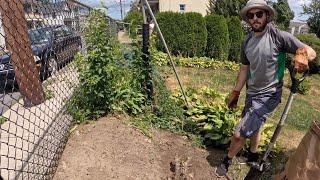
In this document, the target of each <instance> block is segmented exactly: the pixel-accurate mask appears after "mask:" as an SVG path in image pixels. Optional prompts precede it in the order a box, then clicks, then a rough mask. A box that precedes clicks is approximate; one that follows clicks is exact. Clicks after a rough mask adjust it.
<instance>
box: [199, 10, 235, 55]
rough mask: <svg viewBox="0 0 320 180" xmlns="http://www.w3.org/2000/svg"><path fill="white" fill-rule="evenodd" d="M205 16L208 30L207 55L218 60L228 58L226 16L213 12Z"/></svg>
mask: <svg viewBox="0 0 320 180" xmlns="http://www.w3.org/2000/svg"><path fill="white" fill-rule="evenodd" d="M205 18H206V26H207V31H208V41H207V49H206V52H207V56H208V57H211V58H215V59H218V60H226V59H228V56H229V49H230V39H229V32H228V25H227V20H226V18H224V17H223V16H220V15H215V14H214V15H208V16H206V17H205Z"/></svg>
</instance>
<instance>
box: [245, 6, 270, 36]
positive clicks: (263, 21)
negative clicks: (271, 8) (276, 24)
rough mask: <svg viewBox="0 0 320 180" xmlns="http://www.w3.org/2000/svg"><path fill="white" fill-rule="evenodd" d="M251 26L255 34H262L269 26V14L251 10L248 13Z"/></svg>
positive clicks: (259, 10)
mask: <svg viewBox="0 0 320 180" xmlns="http://www.w3.org/2000/svg"><path fill="white" fill-rule="evenodd" d="M247 18H248V20H249V24H250V26H251V28H252V30H253V31H254V32H262V31H263V30H264V29H265V27H266V25H267V14H266V11H265V10H263V9H251V10H249V11H248V13H247Z"/></svg>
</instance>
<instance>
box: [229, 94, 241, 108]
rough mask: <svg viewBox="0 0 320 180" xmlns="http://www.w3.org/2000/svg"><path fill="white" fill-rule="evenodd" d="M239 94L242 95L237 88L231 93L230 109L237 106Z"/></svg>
mask: <svg viewBox="0 0 320 180" xmlns="http://www.w3.org/2000/svg"><path fill="white" fill-rule="evenodd" d="M239 96H240V91H236V90H233V91H232V93H231V94H230V95H229V98H228V108H229V109H234V108H236V107H237V104H238V99H239Z"/></svg>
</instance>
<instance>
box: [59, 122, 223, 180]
mask: <svg viewBox="0 0 320 180" xmlns="http://www.w3.org/2000/svg"><path fill="white" fill-rule="evenodd" d="M152 133H153V139H149V138H147V137H146V136H144V135H142V134H141V132H140V131H139V130H137V129H135V128H134V127H132V126H130V125H127V124H125V123H124V122H123V121H121V120H119V119H117V118H114V117H110V118H102V119H100V120H98V121H96V122H94V123H91V124H86V125H81V126H80V127H79V128H78V129H77V130H75V131H74V133H73V134H72V135H71V137H70V138H69V141H68V143H67V145H66V148H65V150H64V153H63V155H62V158H61V160H60V163H59V167H58V169H57V172H56V174H55V177H54V179H56V180H58V179H152V180H156V179H172V180H173V179H197V180H198V179H203V180H210V179H217V178H216V176H215V175H214V173H213V172H214V166H216V165H217V163H218V162H219V160H220V159H221V158H222V156H223V155H224V152H223V151H218V150H210V151H207V150H204V149H201V148H197V147H193V146H192V145H191V142H190V141H188V140H187V139H186V138H185V137H183V136H179V135H176V134H172V133H169V132H166V131H159V130H154V131H153V132H152ZM222 179H223V178H222Z"/></svg>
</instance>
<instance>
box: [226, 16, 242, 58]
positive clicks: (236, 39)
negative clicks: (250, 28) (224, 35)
mask: <svg viewBox="0 0 320 180" xmlns="http://www.w3.org/2000/svg"><path fill="white" fill-rule="evenodd" d="M228 29H229V39H230V51H229V60H230V61H236V62H239V61H240V49H241V44H242V41H243V38H244V30H243V28H242V24H241V21H240V19H239V17H237V16H232V17H230V18H229V19H228Z"/></svg>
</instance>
